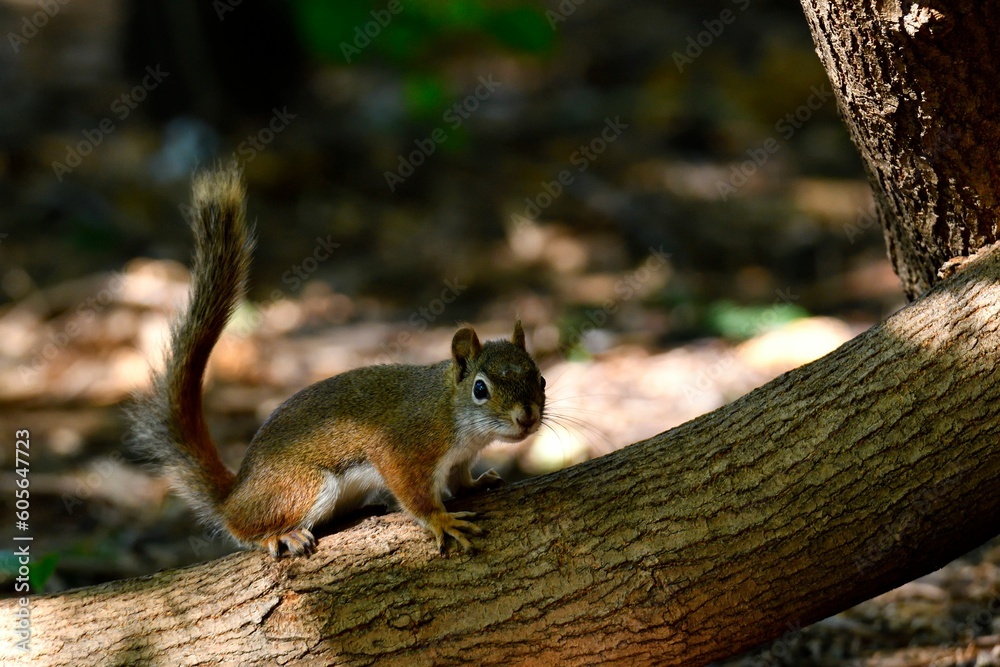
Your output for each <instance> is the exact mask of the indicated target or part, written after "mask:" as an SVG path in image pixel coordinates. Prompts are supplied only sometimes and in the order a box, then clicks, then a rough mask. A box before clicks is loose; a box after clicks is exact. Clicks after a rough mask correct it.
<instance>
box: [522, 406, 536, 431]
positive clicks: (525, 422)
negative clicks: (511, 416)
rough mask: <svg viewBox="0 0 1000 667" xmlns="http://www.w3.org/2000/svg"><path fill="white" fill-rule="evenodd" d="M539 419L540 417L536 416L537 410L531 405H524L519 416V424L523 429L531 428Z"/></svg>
mask: <svg viewBox="0 0 1000 667" xmlns="http://www.w3.org/2000/svg"><path fill="white" fill-rule="evenodd" d="M537 421H538V417H536V416H535V410H534V408H533V406H530V405H526V406H524V410H522V411H521V414H519V415H518V416H517V425H518V426H520V427H521V428H523V429H530V428H531V427H533V426H534V425H535V423H536V422H537Z"/></svg>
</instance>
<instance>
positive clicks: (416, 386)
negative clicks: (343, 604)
mask: <svg viewBox="0 0 1000 667" xmlns="http://www.w3.org/2000/svg"><path fill="white" fill-rule="evenodd" d="M193 191H194V193H193V204H194V211H195V215H194V216H193V219H192V223H191V226H192V228H193V230H194V236H195V251H194V266H193V269H192V274H193V284H192V288H191V298H190V302H189V304H188V306H187V309H186V311H185V312H184V313H183V314H182V316H181V317H179V318H178V320H177V321H176V322H174V323H173V325H172V326H171V330H170V344H169V348H168V351H167V356H166V363H165V368H164V369H163V370H162V371H160V372H154V373H153V376H152V390H151V392H150V393H149V394H148V395H145V396H142V397H139V398H138V400H137V401H136V402H135V403H134V404H133V406H132V407H131V408H130V410H129V418H130V421H131V422H132V436H133V440H134V442H135V443H136V446H137V449H138V450H139V451H140V452H141V453H143V454H144V455H145V456H147V457H148V458H150V459H151V460H153V461H154V462H155V463H157V464H158V466H159V467H160V469H161V470H162V472H163V473H164V474H165V475H166V476H167V477H168V478H169V480H170V482H171V485H172V487H173V488H174V489H175V490H176V492H177V493H179V494H180V495H181V496H182V497H183V498H184V499H185V500H186V501H187V502H188V503H189V504H190V505H191V506H192V507H193V509H194V510H195V511H196V513H197V514H198V515H199V517H200V518H201V519H202V520H204V521H205V522H207V523H209V524H211V525H213V526H216V527H218V528H222V529H224V530H225V531H226V532H228V533H229V534H230V535H232V537H233V538H235V539H236V540H237V541H238V542H239V543H240V544H242V545H245V546H249V545H253V546H258V547H262V548H264V549H266V550H267V551H269V552H270V553H271V555H272V556H274V557H279V556H280V555H283V554H285V553H287V554H290V555H293V556H308V555H310V554H312V553H313V551H314V550H315V548H316V538H315V537H314V536H313V533H312V529H313V527H314V526H315V525H317V524H319V523H321V522H322V521H324V520H326V519H328V518H330V517H332V516H336V515H339V514H342V513H344V512H346V511H349V510H351V509H353V508H356V507H358V506H359V505H361V504H364V503H365V502H366V500H368V499H369V498H371V497H372V496H373V495H375V494H377V493H378V492H380V491H383V490H385V489H387V490H388V491H389V492H391V493H392V495H393V496H394V497H395V498H396V500H397V501H398V502H399V504H400V506H401V507H402V508H403V509H404V510H405V511H406V512H408V513H409V514H410V515H411V516H413V518H414V519H416V520H417V522H418V523H420V525H422V526H423V527H424V528H426V529H427V530H428V531H430V533H431V534H432V535H433V536H434V538H435V539H436V541H437V545H438V548H439V550H440V551H441V552H442V553H444V552H445V547H446V538H447V537H451V538H452V539H454V540H455V541H456V542H457V543H458V545H459V546H460V547H461V548H462V549H463V550H465V551H470V550H472V544H471V543H470V541H469V539H468V537H467V536H468V535H479V534H481V533H482V530H481V529H480V528H479V526H477V525H476V524H475V523H473V522H472V521H470V520H469V519H471V518H473V517H474V513H473V512H449V511H447V510H446V509H445V507H444V504H443V502H442V498H443V496H444V495H445V494H446V493H447V492H449V491H457V490H460V489H461V488H480V487H487V486H491V485H497V484H500V483H502V481H503V480H501V479H500V476H499V475H498V474H497V473H496V472H495V471H493V470H489V471H487V472H486V473H484V474H482V475H481V476H479V478H477V479H473V478H472V476H471V473H470V466H471V465H472V463H473V462H474V460H475V459H476V457H477V456H478V454H479V453H480V451H481V450H482V449H483V448H484V447H486V445H488V444H490V443H491V442H493V441H496V440H502V441H506V442H518V441H520V440H523V439H524V438H526V437H527V436H529V435H530V434H532V433H534V432H535V431H537V430H538V428H539V425H540V424H541V423H542V418H543V415H544V411H545V379H544V378H543V377H542V375H541V373H540V372H539V370H538V367H537V366H536V364H535V361H534V360H533V359H532V357H531V355H530V354H528V352H527V350H526V348H525V340H524V331H523V329H522V327H521V323H520V322H519V321H518V322H516V323H515V324H514V332H513V334H512V335H511V337H510V339H509V340H490V341H486V342H480V340H479V337H478V336H477V335H476V332H475V330H474V329H473V328H472V327H469V326H465V327H462V328H460V329H459V330H458V331H457V332H456V333H455V335H454V338H453V339H452V342H451V359H449V360H446V361H442V362H440V363H436V364H431V365H427V366H414V365H403V364H384V365H376V366H367V367H363V368H358V369H355V370H351V371H348V372H346V373H343V374H340V375H336V376H333V377H331V378H327V379H326V380H322V381H320V382H317V383H315V384H313V385H310V386H308V387H306V388H305V389H302V390H301V391H299V392H298V393H296V394H295V395H293V396H292V397H291V398H289V399H288V400H287V401H285V402H284V403H283V404H281V405H280V406H279V407H278V408H277V409H276V410H275V411H274V412H273V413H272V414H271V416H270V417H268V418H267V420H266V421H265V422H264V423H263V425H261V427H260V430H258V431H257V433H256V435H254V437H253V439H252V440H251V442H250V446H249V448H248V449H247V452H246V455H245V457H244V459H243V462H242V464H241V466H240V469H239V472H237V473H236V474H233V473H232V472H231V471H230V470H229V469H228V468H227V467H226V466H225V464H223V463H222V460H221V459H220V458H219V454H218V451H217V450H216V447H215V443H214V442H213V440H212V436H211V435H210V433H209V432H208V428H207V427H206V425H205V418H204V414H203V408H202V381H203V378H204V374H205V366H206V364H207V363H208V358H209V355H210V354H211V352H212V348H213V347H214V346H215V344H216V342H217V341H218V339H219V336H220V335H221V333H222V330H223V328H224V327H225V326H226V323H227V322H228V320H229V317H230V316H231V314H232V312H233V310H234V308H235V307H236V306H237V304H238V303H239V302H240V300H241V299H242V298H243V294H244V291H245V285H246V282H247V275H248V273H249V268H250V261H251V254H252V250H253V246H254V240H253V236H252V232H251V230H250V228H249V227H248V225H247V222H246V214H245V207H246V205H245V191H244V185H243V182H242V176H241V174H240V172H239V171H238V170H237V169H236V168H235V167H228V168H219V169H216V170H213V171H209V172H203V173H201V174H198V175H196V176H195V179H194V186H193Z"/></svg>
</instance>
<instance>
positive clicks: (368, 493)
mask: <svg viewBox="0 0 1000 667" xmlns="http://www.w3.org/2000/svg"><path fill="white" fill-rule="evenodd" d="M325 475H326V479H325V480H324V482H323V487H322V488H321V489H320V492H319V495H318V496H316V502H315V503H314V504H313V506H312V509H310V510H309V514H307V515H306V518H305V519H304V520H303V521H302V525H303V527H304V528H312V527H313V526H314V525H316V524H318V523H322V522H323V521H325V520H326V519H329V518H330V517H332V516H336V515H338V514H344V513H346V512H349V511H351V510H353V509H356V508H358V507H361V506H363V505H366V504H368V503H369V502H371V500H372V498H373V496H377V495H378V494H379V493H380V492H382V491H384V490H385V482H384V481H383V480H382V476H381V475H379V474H378V471H376V470H375V467H374V466H372V465H371V464H367V463H366V464H362V465H358V466H354V467H352V468H349V469H348V470H347V471H346V472H344V473H342V474H339V475H338V474H336V473H333V472H326V473H325Z"/></svg>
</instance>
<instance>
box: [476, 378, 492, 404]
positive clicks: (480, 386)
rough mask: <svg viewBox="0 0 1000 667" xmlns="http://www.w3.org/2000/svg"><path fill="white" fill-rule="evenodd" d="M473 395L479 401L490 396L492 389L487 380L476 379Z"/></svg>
mask: <svg viewBox="0 0 1000 667" xmlns="http://www.w3.org/2000/svg"><path fill="white" fill-rule="evenodd" d="M472 395H473V396H474V397H475V398H476V400H477V401H485V400H486V399H487V398H489V397H490V390H489V388H488V387H487V386H486V383H485V382H483V381H482V380H476V384H474V385H472Z"/></svg>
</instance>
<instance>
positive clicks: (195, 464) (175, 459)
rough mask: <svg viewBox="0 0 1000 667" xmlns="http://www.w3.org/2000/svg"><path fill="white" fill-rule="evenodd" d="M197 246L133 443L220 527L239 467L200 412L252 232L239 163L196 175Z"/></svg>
mask: <svg viewBox="0 0 1000 667" xmlns="http://www.w3.org/2000/svg"><path fill="white" fill-rule="evenodd" d="M193 191H194V192H193V204H194V214H193V216H192V220H191V227H192V229H193V230H194V238H195V251H194V267H193V268H192V286H191V297H190V302H189V303H188V306H187V310H186V311H185V313H184V314H183V316H182V317H180V318H179V319H178V320H177V321H176V322H175V323H174V324H173V326H172V327H171V330H170V343H169V347H168V349H167V352H166V362H165V367H164V369H163V370H162V371H161V372H155V373H154V374H153V376H152V391H151V393H150V394H149V395H146V396H141V397H139V398H138V400H136V401H135V402H134V404H133V405H132V407H131V408H130V409H129V411H128V412H129V414H128V416H129V419H130V421H131V423H132V433H131V435H132V442H133V444H134V447H135V449H136V450H137V451H138V452H139V453H141V454H142V455H144V456H145V457H147V458H149V459H151V460H152V461H154V462H155V463H156V464H157V465H158V466H159V467H160V468H161V470H162V472H163V474H165V475H166V476H167V477H168V478H169V480H170V483H171V485H172V486H173V488H174V490H175V491H176V492H177V493H178V494H179V495H181V496H182V497H183V498H184V499H185V500H186V501H187V502H188V503H189V504H190V505H191V507H192V508H194V510H195V511H196V512H197V513H198V515H199V517H200V518H201V519H202V520H204V521H206V522H207V523H210V524H215V525H218V522H219V514H218V509H217V508H218V506H219V504H220V503H221V502H222V501H223V500H224V499H225V498H226V496H227V495H228V494H229V491H230V489H231V488H232V485H233V480H234V476H233V473H232V472H231V471H230V470H229V469H228V468H226V466H225V464H223V463H222V460H221V459H220V458H219V453H218V451H217V450H216V447H215V443H214V442H213V440H212V436H211V434H209V432H208V428H207V427H206V425H205V419H204V414H203V412H202V387H201V385H202V379H203V377H204V374H205V366H206V364H207V363H208V357H209V354H211V352H212V348H213V347H214V346H215V343H216V342H217V341H218V340H219V336H220V334H221V333H222V330H223V328H224V327H225V326H226V323H227V322H228V320H229V317H230V315H231V314H232V312H233V310H234V309H235V308H236V306H237V304H238V303H239V301H240V299H241V298H242V297H243V293H244V290H245V285H246V280H247V275H248V273H249V270H250V258H251V253H252V250H253V245H254V241H253V235H252V231H251V230H250V229H249V227H248V225H247V222H246V205H245V192H244V187H243V182H242V176H241V174H240V172H239V170H238V169H237V168H236V167H234V166H233V167H228V168H219V169H216V170H214V171H208V172H204V173H200V174H198V175H197V176H195V179H194V184H193Z"/></svg>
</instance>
